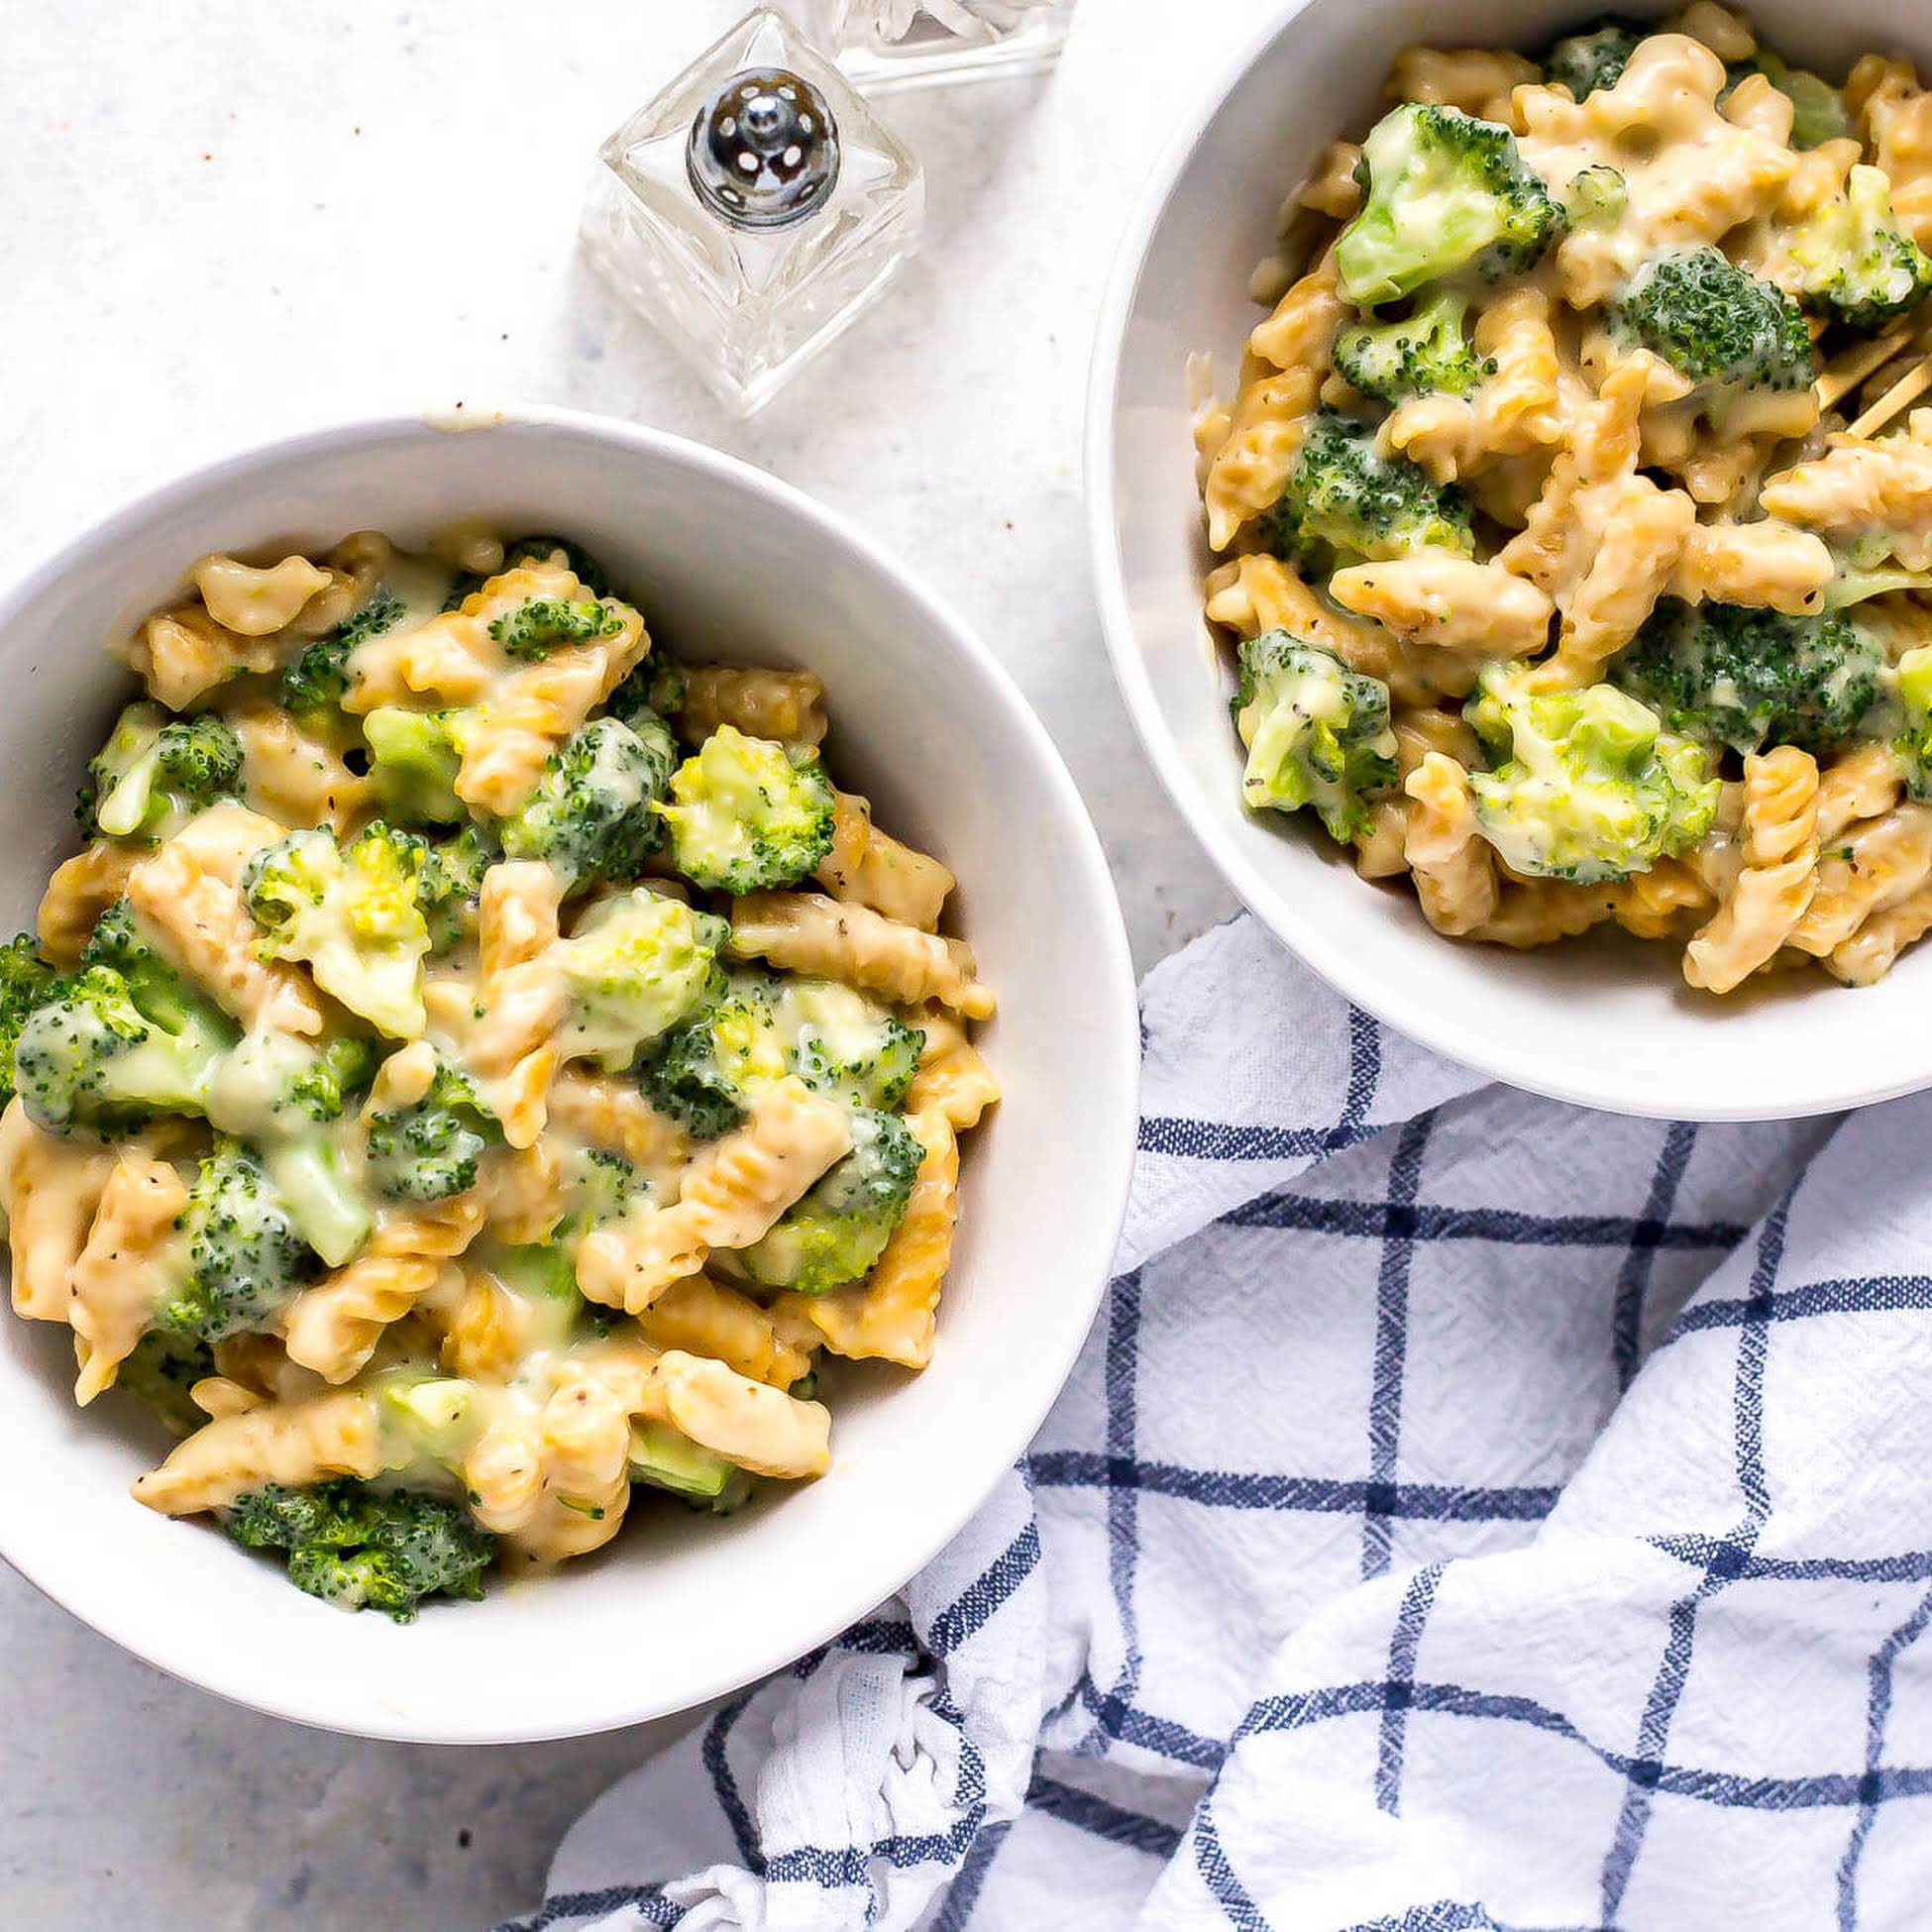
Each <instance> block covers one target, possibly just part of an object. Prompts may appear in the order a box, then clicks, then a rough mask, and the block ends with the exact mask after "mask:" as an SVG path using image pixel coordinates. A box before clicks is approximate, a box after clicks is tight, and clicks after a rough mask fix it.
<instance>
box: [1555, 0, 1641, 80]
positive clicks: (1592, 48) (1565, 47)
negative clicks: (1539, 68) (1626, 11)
mask: <svg viewBox="0 0 1932 1932" xmlns="http://www.w3.org/2000/svg"><path fill="white" fill-rule="evenodd" d="M1650 32H1651V29H1650V28H1648V27H1646V26H1644V24H1643V23H1642V22H1641V21H1635V20H1631V19H1629V18H1627V17H1626V16H1625V15H1623V14H1602V15H1599V16H1598V18H1597V19H1595V20H1593V21H1591V22H1590V23H1589V25H1588V26H1586V27H1582V28H1579V29H1578V30H1577V31H1576V32H1575V33H1574V34H1565V35H1564V36H1563V37H1562V39H1561V40H1559V41H1557V42H1556V45H1555V46H1554V47H1552V48H1551V50H1550V52H1549V53H1548V54H1545V55H1544V56H1543V77H1544V79H1545V80H1547V81H1549V82H1550V83H1552V85H1555V86H1559V87H1567V88H1568V89H1569V91H1570V94H1571V96H1572V97H1573V98H1574V99H1576V100H1579V101H1580V100H1585V99H1587V98H1588V97H1589V96H1590V95H1591V94H1594V93H1595V92H1596V91H1597V90H1598V89H1599V88H1605V87H1614V86H1615V85H1616V84H1617V82H1618V81H1620V80H1621V79H1622V78H1623V76H1624V68H1625V67H1626V66H1628V65H1629V64H1630V56H1631V55H1632V54H1635V53H1636V52H1637V44H1638V43H1639V42H1640V41H1641V40H1643V38H1644V36H1645V35H1646V34H1648V33H1650Z"/></svg>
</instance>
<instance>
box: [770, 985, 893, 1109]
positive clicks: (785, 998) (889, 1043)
mask: <svg viewBox="0 0 1932 1932" xmlns="http://www.w3.org/2000/svg"><path fill="white" fill-rule="evenodd" d="M772 1018H773V1024H774V1026H775V1028H776V1030H777V1033H778V1037H779V1039H780V1040H781V1041H782V1042H783V1044H784V1050H785V1057H786V1067H787V1070H788V1071H789V1072H792V1073H796V1074H797V1075H798V1076H799V1078H800V1079H801V1080H803V1081H804V1082H805V1085H806V1086H807V1087H809V1088H810V1089H811V1090H812V1091H813V1092H814V1093H820V1094H833V1095H836V1096H837V1097H838V1098H839V1099H840V1100H842V1101H844V1102H845V1104H846V1105H847V1106H848V1107H854V1108H860V1107H869V1108H876V1109H880V1110H882V1111H890V1110H891V1109H893V1108H895V1107H897V1106H898V1105H899V1103H900V1102H901V1101H902V1100H904V1099H905V1098H906V1090H907V1088H908V1087H910V1086H911V1085H912V1076H913V1074H915V1073H916V1072H917V1071H918V1066H919V1054H920V1053H921V1052H922V1051H923V1050H924V1048H925V1034H924V1033H923V1032H921V1031H920V1030H919V1029H918V1028H916V1027H913V1026H908V1025H907V1024H906V1022H905V1021H904V1020H901V1019H900V1018H899V1017H898V1016H897V1015H896V1014H894V1013H892V1012H891V1011H890V1010H889V1009H888V1008H886V1007H883V1006H881V1005H880V1004H879V1002H878V1001H877V1000H870V999H868V998H867V997H866V996H865V995H864V994H863V993H860V992H859V991H857V990H856V989H855V988H853V987H849V986H842V985H840V984H839V983H838V982H837V981H835V980H811V979H801V978H797V977H795V976H793V975H790V974H788V975H787V976H786V977H785V978H784V979H783V980H781V981H780V982H779V988H778V995H777V998H776V1000H775V1001H774V1003H773V1009H772Z"/></svg>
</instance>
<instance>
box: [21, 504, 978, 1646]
mask: <svg viewBox="0 0 1932 1932" xmlns="http://www.w3.org/2000/svg"><path fill="white" fill-rule="evenodd" d="M432 552H433V553H434V554H430V555H421V556H418V555H411V554H407V553H405V552H403V551H400V550H398V549H396V548H395V547H394V546H393V545H392V544H391V543H389V541H388V540H387V539H385V538H383V537H380V536H377V535H376V534H374V533H371V532H364V533H360V534H358V535H355V536H352V537H349V538H347V539H346V540H345V541H344V542H342V543H341V544H338V545H337V546H336V547H335V548H334V549H333V550H330V551H328V552H326V553H325V554H323V555H321V556H318V557H313V558H311V557H303V556H288V557H283V558H280V559H278V560H274V561H272V562H269V563H267V564H251V563H248V562H244V561H241V560H238V559H236V558H233V557H226V556H214V557H207V558H203V559H202V560H201V561H200V562H199V563H197V564H195V565H194V566H193V567H192V568H191V569H190V571H189V572H188V574H187V578H186V580H185V581H186V582H187V584H188V585H189V586H190V587H191V589H190V590H189V591H188V592H187V593H185V594H184V595H183V596H181V597H180V598H178V599H177V600H176V601H175V602H173V603H172V604H170V605H169V606H168V607H167V608H166V609H164V610H161V611H158V612H156V613H155V614H154V615H153V616H150V617H148V618H146V619H145V620H144V621H143V622H142V623H141V624H140V625H139V626H137V628H136V629H135V631H134V633H133V635H132V636H131V637H129V638H128V639H126V640H125V641H124V643H123V645H122V647H121V655H122V656H123V657H124V659H125V661H126V662H127V663H128V665H129V666H130V667H131V668H132V669H133V670H134V671H135V672H136V673H137V674H138V675H139V677H140V678H141V680H142V682H143V685H144V687H145V692H144V695H143V696H142V697H141V698H138V699H137V700H136V701H135V702H133V703H131V704H129V705H128V706H127V707H126V708H125V709H124V710H123V712H122V714H121V716H120V718H119V719H118V720H117V722H116V724H115V727H114V729H113V732H112V733H111V735H110V736H109V738H108V741H107V743H106V744H105V745H104V746H103V747H102V749H101V750H100V752H99V753H98V754H97V755H96V756H95V757H94V759H93V760H92V762H91V763H90V764H89V765H88V768H87V777H86V784H85V787H84V789H83V791H82V794H81V802H80V806H79V816H80V819H81V826H82V831H83V834H84V836H85V840H86V843H85V846H84V849H83V850H82V851H81V852H80V853H79V854H77V855H76V856H75V857H73V858H71V859H69V860H67V861H66V862H65V863H63V864H62V865H61V866H60V867H59V868H58V870H57V871H56V872H55V873H54V878H53V879H52V881H51V882H50V883H49V886H48V890H47V895H46V899H45V901H44V903H43V905H42V907H41V912H40V917H39V920H38V929H37V931H36V932H35V933H33V934H25V933H24V934H22V935H21V936H20V937H18V938H17V939H15V940H14V941H13V942H12V943H11V944H10V945H8V946H6V947H4V948H0V1089H3V1094H0V1097H3V1098H4V1104H5V1107H4V1113H0V1206H4V1209H5V1212H6V1216H7V1224H8V1238H9V1242H10V1246H11V1251H12V1263H13V1304H14V1309H15V1312H16V1313H17V1314H18V1315H20V1316H22V1317H24V1318H26V1319H28V1320H31V1321H43V1322H57V1323H64V1324H65V1325H66V1326H67V1327H68V1328H70V1329H71V1331H72V1334H73V1342H74V1353H75V1360H76V1365H77V1379H76V1382H75V1390H74V1393H75V1398H76V1400H77V1401H79V1402H81V1403H83V1404H85V1403H89V1402H91V1401H93V1400H94V1399H95V1398H97V1397H98V1396H100V1395H102V1394H103V1393H104V1392H106V1391H108V1390H110V1389H113V1388H116V1387H119V1388H121V1389H123V1390H127V1391H129V1392H131V1393H133V1394H134V1395H136V1396H137V1397H139V1398H141V1399H142V1400H144V1401H145V1402H147V1403H148V1404H149V1406H150V1407H152V1408H153V1409H154V1410H155V1411H156V1412H157V1413H158V1414H159V1415H160V1416H161V1419H162V1420H163V1421H164V1422H165V1423H166V1424H167V1425H168V1427H169V1428H170V1430H171V1431H172V1432H173V1433H174V1434H175V1435H176V1436H177V1437H178V1438H179V1439H180V1440H179V1442H178V1445H177V1447H176V1448H175V1449H173V1451H172V1452H171V1453H170V1454H168V1455H167V1457H166V1458H165V1460H164V1461H162V1462H161V1465H160V1466H159V1467H158V1468H156V1469H154V1470H152V1471H150V1472H149V1473H148V1474H146V1475H144V1476H143V1477H142V1478H141V1479H140V1481H139V1482H138V1483H137V1484H136V1485H135V1494H136V1496H137V1497H138V1498H139V1499H140V1500H141V1501H142V1502H144V1503H147V1504H148V1505H150V1506H151V1507H152V1508H154V1509H157V1510H160V1511H162V1512H164V1513H166V1514H168V1515H176V1516H180V1515H189V1514H195V1513H203V1512H205V1513H211V1514H213V1515H215V1516H216V1517H218V1518H219V1519H220V1520H221V1521H222V1523H223V1524H224V1525H225V1526H226V1528H227V1529H228V1530H229V1532H230V1533H231V1534H232V1535H233V1536H234V1537H235V1538H236V1539H237V1541H239V1542H240V1543H243V1544H245V1545H249V1546H253V1547H259V1548H266V1549H272V1550H275V1551H277V1552H279V1553H281V1555H282V1556H283V1559H284V1560H285V1561H286V1564H287V1567H288V1572H289V1575H290V1577H291V1578H292V1580H293V1581H295V1582H296V1583H297V1584H298V1585H299V1586H300V1587H301V1588H303V1589H304V1590H307V1591H309V1592H311V1593H312V1594H314V1595H317V1596H319V1597H322V1598H325V1599H327V1600H329V1601H331V1602H334V1603H336V1604H340V1605H343V1606H346V1607H350V1608H361V1607H365V1606H368V1607H373V1608H377V1609H381V1610H385V1611H387V1612H389V1613H390V1614H391V1615H393V1616H395V1617H397V1618H399V1619H404V1620H406V1619H408V1618H409V1617H412V1616H413V1615H414V1614H415V1612H416V1607H417V1605H418V1604H419V1603H420V1602H421V1601H422V1600H423V1599H425V1598H428V1597H433V1596H438V1595H442V1596H447V1597H457V1598H464V1597H474V1596H476V1595H478V1594H479V1593H480V1592H481V1589H482V1586H483V1574H484V1572H485V1571H486V1570H487V1569H488V1567H489V1566H490V1565H491V1563H492V1562H502V1563H508V1564H512V1565H522V1566H544V1565H549V1564H553V1563H556V1562H558V1561H560V1560H562V1559H563V1558H565V1557H569V1556H581V1555H583V1554H585V1553H586V1552H589V1551H591V1550H594V1549H597V1548H598V1547H600V1546H601V1545H603V1544H605V1543H607V1542H608V1541H609V1540H610V1539H611V1538H612V1537H613V1536H615V1535H616V1534H617V1531H618V1529H619V1527H620V1526H621V1524H622V1522H623V1520H624V1517H625V1515H626V1513H627V1511H628V1510H629V1509H630V1508H632V1507H633V1498H634V1497H636V1496H639V1495H655V1496H657V1497H659V1498H660V1499H662V1498H663V1497H666V1496H669V1497H674V1498H680V1499H683V1500H684V1501H685V1502H686V1503H688V1504H691V1505H694V1506H696V1507H698V1508H700V1509H703V1510H707V1511H712V1512H722V1511H725V1510H728V1509H732V1508H735V1507H737V1506H738V1505H739V1504H740V1503H742V1502H743V1501H744V1500H745V1499H746V1497H747V1495H748V1494H749V1492H750V1490H751V1488H752V1486H753V1484H754V1482H757V1481H788V1480H799V1479H803V1478H808V1477H811V1476H815V1475H818V1474H820V1473H822V1472H823V1471H824V1470H825V1469H826V1468H827V1467H828V1465H829V1460H830V1454H831V1450H830V1414H829V1412H828V1410H827V1408H826V1406H825V1404H824V1402H823V1401H822V1400H821V1399H820V1396H819V1391H818V1373H817V1370H818V1364H819V1362H820V1360H821V1358H822V1357H823V1356H825V1355H827V1354H831V1355H844V1356H848V1357H853V1358H865V1357H882V1358H885V1359H887V1360H890V1361H893V1362H897V1363H900V1364H902V1365H905V1366H908V1367H919V1366H922V1365H923V1364H924V1363H925V1362H926V1360H927V1359H928V1358H929V1356H930V1352H931V1348H932V1341H933V1329H934V1312H935V1309H936V1307H937V1303H938V1298H939V1292H940V1286H941V1283H942V1281H943V1279H944V1276H945V1273H946V1268H947V1264H948V1261H949V1259H950V1256H951V1248H952V1234H953V1227H954V1223H955V1221H956V1219H957V1215H958V1177H959V1151H958V1135H959V1134H960V1133H962V1132H965V1131H967V1130H968V1129H970V1128H971V1127H973V1126H975V1125H976V1124H977V1123H978V1122H979V1120H980V1119H981V1118H982V1116H983V1115H984V1113H985V1111H986V1109H987V1108H988V1107H990V1106H991V1105H993V1104H994V1103H995V1102H996V1101H997V1100H998V1098H999V1088H998V1085H997V1084H996V1082H995V1080H994V1077H993V1074H992V1071H991V1069H990V1068H989V1067H988V1065H987V1062H986V1061H985V1059H984V1058H983V1057H982V1056H981V1055H980V1053H979V1050H978V1048H977V1047H976V1046H975V1045H974V1044H973V1041H972V1038H971V1032H972V1028H973V1026H974V1024H975V1022H977V1021H980V1020H985V1019H987V1018H989V1017H990V1016H991V1014H992V1013H993V1010H994V998H993V994H992V992H991V991H990V990H989V989H988V988H987V987H986V985H985V984H984V983H983V982H982V981H981V980H980V979H979V977H978V972H977V967H976V964H975V961H974V958H973V954H972V951H971V948H970V947H969V946H968V945H967V944H966V942H965V941H964V940H963V939H960V938H958V937H955V936H951V935H948V934H943V933H941V931H940V930H939V927H940V924H941V922H942V919H943V916H944V912H945V906H946V901H947V898H948V896H949V894H950V893H951V891H952V886H953V878H952V874H951V873H950V872H949V871H948V870H947V869H946V867H945V866H944V865H943V864H941V863H940V862H939V860H937V859H936V858H933V857H931V856H930V855H928V854H926V853H923V852H920V851H918V850H916V849H915V848H913V847H912V846H911V845H908V844H905V843H903V842H902V841H901V840H899V839H898V838H896V837H894V836H893V835H892V834H891V833H890V832H889V831H888V830H886V829H885V828H883V827H881V826H879V825H877V824H875V823H874V821H873V816H872V808H871V806H870V805H869V804H868V803H867V801H866V800H865V799H863V798H860V797H857V796H856V795H853V794H850V793H846V792H842V791H839V790H837V789H836V788H835V787H834V786H833V784H832V782H831V780H830V778H829V777H828V776H827V773H826V770H825V767H824V764H823V762H822V760H821V756H820V749H819V748H820V746H821V744H822V742H823V741H824V739H825V737H826V733H827V713H826V708H825V693H824V690H823V687H822V686H821V685H820V683H819V681H818V679H817V678H815V677H814V676H812V675H811V674H810V673H809V672H805V671H802V670H790V669H784V668H778V667H771V668H765V667H753V668H744V667H739V666H726V665H697V666H683V665H679V664H676V663H672V662H668V661H666V660H665V659H664V658H663V657H662V656H661V655H660V654H658V653H656V652H654V650H653V648H652V642H651V639H650V636H649V634H648V632H647V631H646V628H645V622H644V618H643V615H642V614H641V613H640V612H639V611H638V610H637V609H636V608H635V607H634V606H632V605H631V604H630V603H628V602H626V601H625V600H624V599H623V598H622V597H621V596H619V595H617V594H615V593H614V592H613V591H612V590H611V589H610V587H609V585H608V584H607V582H606V581H605V579H604V577H603V574H602V572H601V571H600V570H599V568H598V567H597V565H596V564H595V562H594V561H593V560H592V559H591V558H590V557H589V556H587V555H586V554H585V553H584V552H582V551H581V550H579V549H578V548H577V546H576V545H574V544H572V543H569V542H566V541H564V540H563V539H560V538H552V537H532V538H526V539H524V540H522V541H520V542H515V543H511V544H507V545H506V544H504V543H503V542H501V541H499V540H498V539H496V538H495V537H493V536H491V535H489V534H488V533H487V532H484V531H483V530H481V529H478V528H475V527H470V526H465V527H463V528H462V529H458V530H453V531H452V532H450V533H446V535H445V536H444V537H443V538H441V539H439V540H438V541H437V542H436V543H435V544H433V545H432Z"/></svg>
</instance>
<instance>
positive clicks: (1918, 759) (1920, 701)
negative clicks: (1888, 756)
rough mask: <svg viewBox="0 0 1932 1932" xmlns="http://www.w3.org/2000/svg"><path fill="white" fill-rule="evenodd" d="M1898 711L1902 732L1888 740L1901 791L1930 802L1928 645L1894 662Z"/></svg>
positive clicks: (1931, 663)
mask: <svg viewBox="0 0 1932 1932" xmlns="http://www.w3.org/2000/svg"><path fill="white" fill-rule="evenodd" d="M1898 708H1899V710H1900V711H1901V712H1902V713H1903V722H1904V729H1903V730H1901V731H1900V732H1899V734H1898V736H1897V737H1895V738H1894V739H1893V740H1892V745H1891V749H1892V755H1893V756H1894V757H1895V758H1896V759H1897V760H1898V769H1899V771H1900V772H1901V773H1902V774H1903V776H1904V780H1905V789H1906V791H1908V792H1909V793H1910V794H1911V795H1912V797H1913V798H1915V799H1921V800H1924V799H1932V644H1917V645H1914V646H1913V647H1912V649H1911V650H1909V651H1907V652H1906V653H1905V655H1904V656H1903V657H1901V658H1900V659H1899V660H1898Z"/></svg>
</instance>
